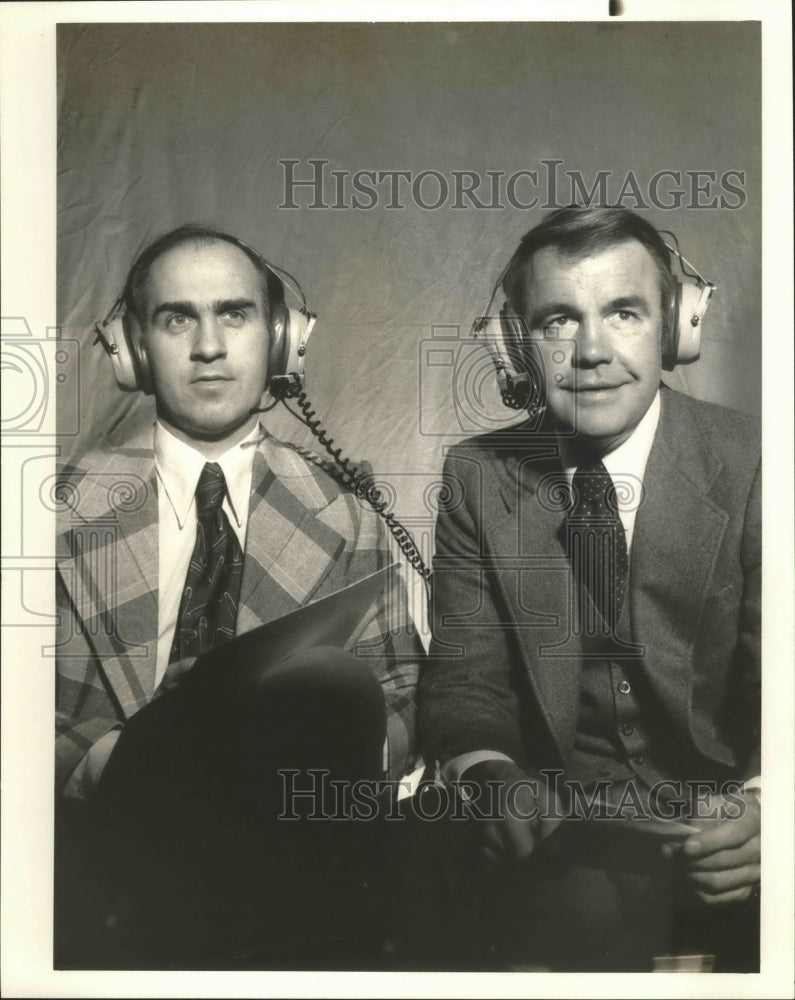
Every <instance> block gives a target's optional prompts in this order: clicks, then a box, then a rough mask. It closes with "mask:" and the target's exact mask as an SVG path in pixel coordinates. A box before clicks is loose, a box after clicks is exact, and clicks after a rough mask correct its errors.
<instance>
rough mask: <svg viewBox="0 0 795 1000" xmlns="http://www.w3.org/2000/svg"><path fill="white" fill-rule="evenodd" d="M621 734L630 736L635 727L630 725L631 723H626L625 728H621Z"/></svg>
mask: <svg viewBox="0 0 795 1000" xmlns="http://www.w3.org/2000/svg"><path fill="white" fill-rule="evenodd" d="M621 732H622V733H623V734H624V735H625V736H631V735H632V734H633V733H634V732H635V727H634V726H633V725H632V723H631V722H628V723H627V724H626V725H625V726H622V727H621Z"/></svg>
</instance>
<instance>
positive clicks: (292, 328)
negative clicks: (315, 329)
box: [284, 309, 314, 379]
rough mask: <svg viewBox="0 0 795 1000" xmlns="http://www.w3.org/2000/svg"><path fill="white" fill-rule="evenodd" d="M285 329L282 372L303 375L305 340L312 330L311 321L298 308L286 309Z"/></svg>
mask: <svg viewBox="0 0 795 1000" xmlns="http://www.w3.org/2000/svg"><path fill="white" fill-rule="evenodd" d="M285 312H286V313H287V324H286V325H287V329H286V333H285V338H284V373H285V374H286V375H297V376H298V377H299V378H300V379H303V377H304V367H305V365H306V342H307V340H308V339H309V334H310V333H311V332H312V323H313V322H314V321H313V320H311V319H310V318H309V317H307V316H305V315H304V313H302V312H301V310H300V309H287V310H285Z"/></svg>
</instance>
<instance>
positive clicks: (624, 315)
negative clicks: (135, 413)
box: [616, 309, 637, 322]
mask: <svg viewBox="0 0 795 1000" xmlns="http://www.w3.org/2000/svg"><path fill="white" fill-rule="evenodd" d="M616 315H617V316H618V318H619V319H620V320H623V321H624V322H626V321H627V320H630V319H636V318H637V314H636V313H634V312H632V311H631V310H629V309H619V310H618V312H617V313H616Z"/></svg>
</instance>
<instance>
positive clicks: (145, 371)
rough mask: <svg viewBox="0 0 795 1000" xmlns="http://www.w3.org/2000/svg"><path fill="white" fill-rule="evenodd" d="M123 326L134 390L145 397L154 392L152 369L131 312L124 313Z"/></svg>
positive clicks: (142, 338)
mask: <svg viewBox="0 0 795 1000" xmlns="http://www.w3.org/2000/svg"><path fill="white" fill-rule="evenodd" d="M122 323H123V326H124V339H125V343H126V344H127V350H128V351H129V355H130V359H131V361H132V366H133V369H134V370H135V376H136V388H137V389H140V390H141V391H142V392H144V393H145V394H146V395H147V396H151V395H152V393H153V392H154V388H155V387H154V382H153V379H152V367H151V365H150V363H149V351H148V350H147V349H146V344H145V343H144V337H143V332H142V330H141V324H140V323H139V322H138V320H137V318H136V317H135V315H134V314H133V313H132V312H129V311H128V312H125V314H124V318H123V320H122Z"/></svg>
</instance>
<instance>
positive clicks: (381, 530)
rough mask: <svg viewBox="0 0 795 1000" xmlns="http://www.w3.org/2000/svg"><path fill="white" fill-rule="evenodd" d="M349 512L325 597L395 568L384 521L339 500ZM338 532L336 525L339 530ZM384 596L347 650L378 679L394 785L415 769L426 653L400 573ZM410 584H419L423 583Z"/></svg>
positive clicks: (360, 504) (348, 497)
mask: <svg viewBox="0 0 795 1000" xmlns="http://www.w3.org/2000/svg"><path fill="white" fill-rule="evenodd" d="M341 504H344V505H345V506H346V507H347V508H348V515H347V520H348V528H347V529H346V530H345V531H344V534H345V535H347V542H346V551H345V552H343V553H341V554H340V556H339V558H338V559H337V560H336V563H335V565H334V567H333V569H332V571H331V573H330V574H329V577H328V578H327V579H326V580H325V581H324V584H323V587H322V593H320V592H319V593H318V594H317V595H316V596H317V597H321V596H323V595H324V594H330V593H333V592H334V591H335V590H340V589H342V588H343V587H346V586H349V585H350V584H352V583H355V582H356V581H357V580H360V579H361V578H362V577H364V576H367V575H368V574H370V573H374V572H376V570H379V569H382V568H384V567H385V566H389V565H392V564H394V563H395V562H396V556H395V553H394V552H393V551H392V548H391V545H390V542H389V539H388V537H387V533H386V529H385V527H384V525H383V522H382V521H381V519H380V518H379V517H378V516H377V515H376V514H375V512H374V511H373V510H372V509H371V508H370V507H369V506H367V504H366V503H365V502H364V501H361V500H359V499H357V498H356V497H354V496H353V495H352V494H350V493H347V492H346V493H344V494H341V495H340V496H339V497H338V498H337V500H336V501H335V505H341ZM339 527H340V525H339V522H338V528H339ZM388 579H389V582H388V585H387V587H386V588H385V590H384V593H383V594H382V595H381V596H380V597H379V598H378V599H377V600H376V601H374V602H373V603H372V605H371V606H370V607H369V608H368V609H367V611H366V613H365V614H364V616H363V617H362V619H361V622H360V625H359V627H358V628H357V629H355V631H354V633H353V635H352V636H351V639H350V641H349V642H348V643H347V645H346V648H348V649H349V651H350V652H352V653H353V655H354V656H356V658H357V659H361V660H362V662H364V663H366V664H367V666H368V667H369V669H370V670H372V672H373V673H374V674H375V676H376V677H377V678H378V680H379V682H380V684H381V688H382V691H383V694H384V700H385V702H386V713H387V749H386V755H385V756H386V758H387V762H386V763H387V766H386V767H385V770H386V771H387V773H388V776H389V778H390V779H392V780H397V779H398V778H400V777H402V776H403V775H404V774H405V773H406V772H407V771H409V770H411V769H412V767H413V766H414V758H415V755H416V736H415V729H416V724H415V723H416V690H417V676H418V672H419V669H420V661H421V660H423V659H424V657H425V653H424V650H423V647H422V643H421V641H420V637H419V633H418V631H417V628H416V627H415V625H414V622H413V620H412V617H411V615H410V613H409V600H408V592H407V587H406V581H405V580H404V578H403V575H402V567H401V571H400V572H398V571H397V567H396V568H395V571H394V572H393V573H392V574H391V575H390V576H389V578H388ZM411 582H412V583H414V584H416V585H420V584H419V578H418V577H417V578H412V579H411Z"/></svg>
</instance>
